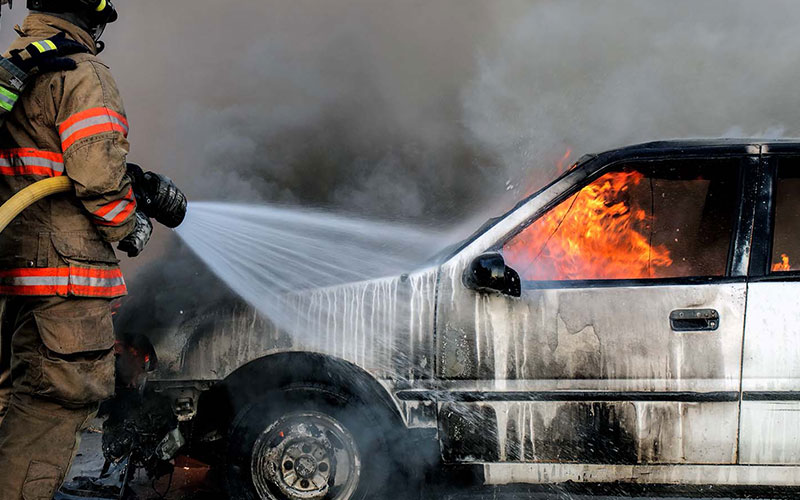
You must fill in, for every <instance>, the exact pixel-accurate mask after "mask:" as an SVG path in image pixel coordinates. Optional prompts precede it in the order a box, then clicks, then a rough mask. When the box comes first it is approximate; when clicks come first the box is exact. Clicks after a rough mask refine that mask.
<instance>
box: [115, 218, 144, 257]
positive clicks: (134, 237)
mask: <svg viewBox="0 0 800 500" xmlns="http://www.w3.org/2000/svg"><path fill="white" fill-rule="evenodd" d="M152 234H153V223H152V222H150V218H149V217H148V216H146V215H145V214H143V213H142V212H140V211H139V210H136V225H135V226H134V227H133V231H131V233H130V234H129V235H128V236H126V237H124V238H122V239H121V240H120V242H119V245H117V248H119V249H120V250H121V251H123V252H125V253H127V254H128V257H136V256H138V255H139V254H140V253H142V250H144V247H145V245H147V242H148V241H150V236H151V235H152Z"/></svg>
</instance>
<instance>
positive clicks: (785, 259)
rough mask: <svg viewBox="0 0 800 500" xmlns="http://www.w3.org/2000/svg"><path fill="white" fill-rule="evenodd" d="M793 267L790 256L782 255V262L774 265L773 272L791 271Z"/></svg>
mask: <svg viewBox="0 0 800 500" xmlns="http://www.w3.org/2000/svg"><path fill="white" fill-rule="evenodd" d="M791 270H792V265H791V264H789V256H788V255H786V254H785V253H782V254H781V261H780V262H776V263H775V264H772V272H779V271H791Z"/></svg>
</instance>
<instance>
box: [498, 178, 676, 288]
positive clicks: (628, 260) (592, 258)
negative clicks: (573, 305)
mask: <svg viewBox="0 0 800 500" xmlns="http://www.w3.org/2000/svg"><path fill="white" fill-rule="evenodd" d="M644 178H645V177H644V175H643V174H641V173H639V172H636V171H631V172H615V173H608V174H606V175H604V176H602V177H600V178H599V179H598V180H596V181H595V182H593V183H592V184H589V185H588V186H586V187H585V188H583V189H582V190H581V191H580V192H578V193H577V194H576V195H574V196H572V197H571V198H569V199H567V200H565V201H563V202H562V203H561V204H560V205H558V206H557V207H556V208H554V209H553V210H550V211H549V212H548V213H546V214H545V215H544V216H543V217H541V218H540V219H538V220H537V221H535V222H534V223H533V224H531V225H530V226H528V227H527V228H526V229H525V230H524V231H522V232H521V233H520V234H518V235H517V236H516V237H515V238H513V239H512V240H510V241H509V242H508V243H507V244H506V245H505V247H504V248H503V253H504V256H505V258H506V260H507V261H508V262H509V265H510V266H511V267H513V268H515V269H516V270H517V271H519V273H520V275H521V276H522V277H523V279H525V280H531V281H538V280H580V279H635V278H652V277H659V271H660V270H663V269H665V268H668V267H669V266H671V265H672V259H671V258H670V252H669V250H667V248H666V247H664V246H663V245H659V246H655V247H654V246H652V245H651V243H650V241H649V239H648V236H646V235H648V234H649V233H650V222H651V220H650V219H651V217H649V216H648V215H647V212H646V211H645V210H644V209H641V208H639V207H635V206H632V201H631V196H630V193H629V188H630V187H632V186H636V185H638V184H639V183H640V182H641V181H642V180H643V179H644Z"/></svg>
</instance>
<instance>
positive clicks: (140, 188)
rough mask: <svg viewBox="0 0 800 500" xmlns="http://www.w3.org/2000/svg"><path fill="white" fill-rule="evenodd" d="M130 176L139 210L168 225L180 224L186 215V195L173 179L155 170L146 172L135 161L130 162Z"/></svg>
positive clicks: (176, 225)
mask: <svg viewBox="0 0 800 500" xmlns="http://www.w3.org/2000/svg"><path fill="white" fill-rule="evenodd" d="M128 177H130V178H131V181H132V182H133V193H134V195H135V196H136V206H137V207H138V210H141V211H142V212H144V214H145V215H147V216H148V217H152V218H153V219H155V220H156V221H158V222H160V223H161V224H164V225H165V226H167V227H170V228H175V227H178V226H180V224H181V222H183V219H184V217H186V195H185V194H183V192H182V191H181V190H180V189H178V186H176V185H175V183H174V182H172V179H170V178H169V177H167V176H165V175H161V174H157V173H155V172H144V171H142V167H140V166H139V165H137V164H135V163H128Z"/></svg>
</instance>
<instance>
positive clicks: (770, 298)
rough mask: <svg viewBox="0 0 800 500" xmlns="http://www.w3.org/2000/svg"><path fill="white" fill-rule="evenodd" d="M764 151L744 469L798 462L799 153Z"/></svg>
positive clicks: (748, 340)
mask: <svg viewBox="0 0 800 500" xmlns="http://www.w3.org/2000/svg"><path fill="white" fill-rule="evenodd" d="M772 149H773V151H772V152H771V153H769V154H766V155H765V156H764V160H763V167H764V176H763V178H762V181H761V184H760V186H761V189H760V199H759V204H758V207H759V211H758V214H757V218H756V222H757V224H756V232H755V235H754V238H753V258H752V262H751V265H750V274H751V279H750V285H749V293H748V299H747V324H746V328H745V346H744V356H743V365H744V367H743V382H742V384H743V400H742V428H741V450H740V451H741V462H742V463H745V464H800V196H799V195H800V154H797V153H796V150H797V147H796V146H792V145H778V146H775V147H774V148H772ZM784 151H785V152H784Z"/></svg>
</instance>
